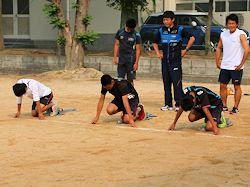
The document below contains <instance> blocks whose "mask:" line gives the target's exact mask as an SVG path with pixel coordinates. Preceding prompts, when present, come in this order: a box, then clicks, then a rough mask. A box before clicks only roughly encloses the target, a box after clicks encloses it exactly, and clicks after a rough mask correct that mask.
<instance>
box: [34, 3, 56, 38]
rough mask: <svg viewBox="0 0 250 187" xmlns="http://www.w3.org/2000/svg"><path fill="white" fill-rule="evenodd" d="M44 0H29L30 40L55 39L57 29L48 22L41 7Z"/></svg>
mask: <svg viewBox="0 0 250 187" xmlns="http://www.w3.org/2000/svg"><path fill="white" fill-rule="evenodd" d="M45 3H46V1H45V0H35V1H31V0H30V39H31V40H55V38H56V36H57V29H53V26H52V25H50V24H49V22H48V18H47V17H46V16H45V14H44V13H43V11H42V9H43V7H44V5H45Z"/></svg>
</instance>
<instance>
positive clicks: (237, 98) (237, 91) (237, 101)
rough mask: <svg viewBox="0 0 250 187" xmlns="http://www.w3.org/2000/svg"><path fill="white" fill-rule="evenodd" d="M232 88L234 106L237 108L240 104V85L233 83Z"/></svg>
mask: <svg viewBox="0 0 250 187" xmlns="http://www.w3.org/2000/svg"><path fill="white" fill-rule="evenodd" d="M234 90H235V94H234V107H235V108H238V107H239V104H240V99H241V95H242V90H241V87H240V85H234Z"/></svg>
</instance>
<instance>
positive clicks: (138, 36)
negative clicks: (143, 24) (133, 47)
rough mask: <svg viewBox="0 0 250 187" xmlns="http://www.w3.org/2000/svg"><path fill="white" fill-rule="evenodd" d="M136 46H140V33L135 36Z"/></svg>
mask: <svg viewBox="0 0 250 187" xmlns="http://www.w3.org/2000/svg"><path fill="white" fill-rule="evenodd" d="M135 39H136V44H141V43H142V42H141V35H140V33H136V34H135Z"/></svg>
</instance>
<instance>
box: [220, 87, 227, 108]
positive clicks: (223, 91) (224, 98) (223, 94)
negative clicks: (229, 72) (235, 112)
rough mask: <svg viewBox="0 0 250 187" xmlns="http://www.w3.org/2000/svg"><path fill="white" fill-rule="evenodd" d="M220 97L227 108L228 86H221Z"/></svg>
mask: <svg viewBox="0 0 250 187" xmlns="http://www.w3.org/2000/svg"><path fill="white" fill-rule="evenodd" d="M220 96H221V100H222V102H223V106H227V84H223V83H221V84H220Z"/></svg>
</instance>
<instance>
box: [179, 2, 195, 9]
mask: <svg viewBox="0 0 250 187" xmlns="http://www.w3.org/2000/svg"><path fill="white" fill-rule="evenodd" d="M176 10H193V3H180V4H176Z"/></svg>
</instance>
